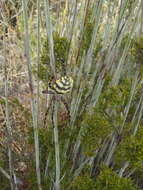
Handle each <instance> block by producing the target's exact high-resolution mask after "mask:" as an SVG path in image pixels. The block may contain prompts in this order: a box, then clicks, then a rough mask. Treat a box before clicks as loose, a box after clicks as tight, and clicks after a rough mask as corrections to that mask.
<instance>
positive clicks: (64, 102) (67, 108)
mask: <svg viewBox="0 0 143 190" xmlns="http://www.w3.org/2000/svg"><path fill="white" fill-rule="evenodd" d="M60 99H61V102H62V103H63V104H64V106H65V108H66V110H67V114H68V117H69V119H70V110H69V106H68V104H67V102H66V100H65V98H63V97H62V96H61V97H60Z"/></svg>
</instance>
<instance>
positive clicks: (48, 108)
mask: <svg viewBox="0 0 143 190" xmlns="http://www.w3.org/2000/svg"><path fill="white" fill-rule="evenodd" d="M53 100H54V97H52V99H51V101H50V103H49V106H48V107H47V110H46V112H45V115H44V122H43V123H44V127H45V126H46V121H47V115H48V113H49V110H50V108H51V106H52V102H53Z"/></svg>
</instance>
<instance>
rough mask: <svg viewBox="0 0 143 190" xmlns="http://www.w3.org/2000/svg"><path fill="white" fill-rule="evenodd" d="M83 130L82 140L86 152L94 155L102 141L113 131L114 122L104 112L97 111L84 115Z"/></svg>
mask: <svg viewBox="0 0 143 190" xmlns="http://www.w3.org/2000/svg"><path fill="white" fill-rule="evenodd" d="M84 118H85V119H84V122H83V128H82V132H81V142H82V145H83V150H84V153H85V154H86V155H88V156H92V155H93V154H94V151H95V150H96V148H97V147H98V146H99V145H100V143H101V141H102V140H103V139H104V138H105V137H106V136H107V135H108V134H110V132H111V131H112V129H113V128H112V124H111V123H110V121H109V120H108V118H106V117H105V115H104V114H103V113H102V112H100V111H99V112H98V111H95V112H94V113H93V114H91V115H90V114H87V115H86V116H84Z"/></svg>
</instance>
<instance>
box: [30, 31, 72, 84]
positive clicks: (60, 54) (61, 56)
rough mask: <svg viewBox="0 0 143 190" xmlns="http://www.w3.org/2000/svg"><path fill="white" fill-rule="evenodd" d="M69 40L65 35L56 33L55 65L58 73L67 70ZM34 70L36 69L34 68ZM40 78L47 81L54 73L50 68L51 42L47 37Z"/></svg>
mask: <svg viewBox="0 0 143 190" xmlns="http://www.w3.org/2000/svg"><path fill="white" fill-rule="evenodd" d="M68 48H69V42H68V40H67V39H66V38H65V37H60V36H59V35H58V34H55V35H54V53H55V65H56V71H57V73H62V74H63V72H64V71H65V69H66V68H65V64H66V61H67V55H68ZM33 70H34V72H36V70H35V69H34V68H33ZM38 76H39V78H40V79H41V80H42V81H43V82H46V81H47V79H49V80H51V79H52V77H53V75H52V72H51V69H50V52H49V42H48V40H47V39H46V40H45V41H44V45H43V50H42V55H41V62H40V65H39V73H38Z"/></svg>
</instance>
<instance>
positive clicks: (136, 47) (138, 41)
mask: <svg viewBox="0 0 143 190" xmlns="http://www.w3.org/2000/svg"><path fill="white" fill-rule="evenodd" d="M132 41H133V42H132V48H131V54H132V56H133V61H134V62H135V63H136V64H137V66H138V67H139V69H140V71H141V76H142V78H143V36H141V37H138V38H134V39H133V40H132Z"/></svg>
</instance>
